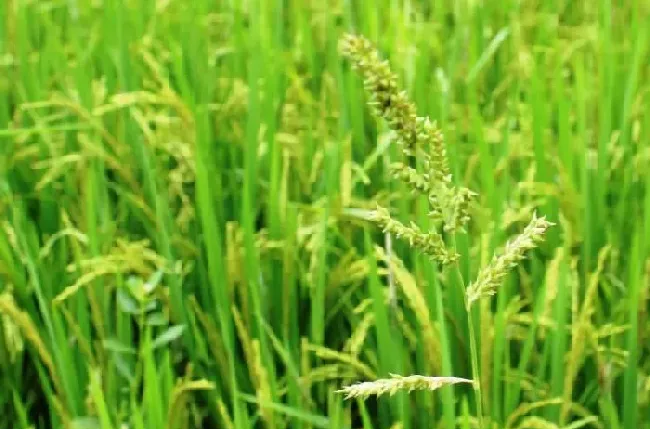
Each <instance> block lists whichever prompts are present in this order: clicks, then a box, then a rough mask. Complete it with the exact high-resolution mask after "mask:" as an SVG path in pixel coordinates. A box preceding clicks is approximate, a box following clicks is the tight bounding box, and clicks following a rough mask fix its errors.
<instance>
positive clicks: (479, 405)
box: [452, 235, 485, 429]
mask: <svg viewBox="0 0 650 429" xmlns="http://www.w3.org/2000/svg"><path fill="white" fill-rule="evenodd" d="M452 246H453V248H454V251H457V246H456V236H455V235H453V236H452ZM454 273H455V274H456V277H457V281H458V285H459V286H460V288H461V290H462V294H463V298H464V301H465V310H466V311H467V325H468V327H469V349H470V359H471V363H472V379H474V400H475V403H476V413H477V414H478V423H479V427H480V428H481V429H483V428H484V427H485V425H484V422H483V395H482V394H481V378H480V369H479V364H478V341H477V339H476V332H475V331H474V318H473V317H472V309H471V307H470V305H469V301H468V300H467V297H466V292H465V291H466V287H465V280H464V279H463V275H462V274H461V272H460V268H459V266H458V261H457V262H455V263H454Z"/></svg>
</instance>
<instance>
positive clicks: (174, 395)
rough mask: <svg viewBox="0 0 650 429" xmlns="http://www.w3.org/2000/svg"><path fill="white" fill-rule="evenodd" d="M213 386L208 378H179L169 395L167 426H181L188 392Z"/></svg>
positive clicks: (171, 427)
mask: <svg viewBox="0 0 650 429" xmlns="http://www.w3.org/2000/svg"><path fill="white" fill-rule="evenodd" d="M214 388H215V386H214V384H213V383H211V382H209V381H208V380H183V381H181V380H179V381H178V383H177V384H176V386H174V389H173V390H172V392H171V395H170V397H169V412H168V415H167V428H168V429H173V428H176V427H182V424H181V421H182V418H183V412H184V408H185V406H186V403H187V395H188V394H189V393H191V392H195V391H202V390H214Z"/></svg>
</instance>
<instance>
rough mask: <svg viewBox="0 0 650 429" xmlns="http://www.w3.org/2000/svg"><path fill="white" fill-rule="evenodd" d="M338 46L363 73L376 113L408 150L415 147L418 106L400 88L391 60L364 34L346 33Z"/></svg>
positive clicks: (371, 104) (354, 66) (365, 85)
mask: <svg viewBox="0 0 650 429" xmlns="http://www.w3.org/2000/svg"><path fill="white" fill-rule="evenodd" d="M339 48H340V51H341V53H342V54H343V56H344V57H346V58H347V59H348V60H350V62H351V63H352V67H353V68H354V69H356V70H358V71H359V72H360V73H361V75H362V76H363V79H364V87H365V89H366V92H367V93H368V95H369V96H370V98H371V100H370V103H369V104H370V106H371V107H372V108H373V113H374V114H375V115H376V116H378V117H380V118H383V119H384V120H386V121H387V122H388V124H389V125H390V127H391V129H393V130H395V132H396V133H397V135H398V138H399V140H400V142H402V143H404V145H405V148H406V150H411V149H413V148H414V146H415V141H416V132H417V129H416V124H417V116H416V110H415V105H414V104H413V103H412V102H411V101H410V100H409V99H408V97H407V95H406V92H404V91H402V90H400V88H399V86H398V84H397V75H395V74H394V73H393V72H392V71H391V69H390V65H389V64H388V61H386V60H382V59H381V58H380V57H379V54H378V53H377V51H376V50H375V48H374V46H373V45H372V43H371V42H370V41H369V40H368V39H366V38H364V37H361V36H356V35H352V34H348V35H346V36H345V37H343V39H341V42H340V44H339Z"/></svg>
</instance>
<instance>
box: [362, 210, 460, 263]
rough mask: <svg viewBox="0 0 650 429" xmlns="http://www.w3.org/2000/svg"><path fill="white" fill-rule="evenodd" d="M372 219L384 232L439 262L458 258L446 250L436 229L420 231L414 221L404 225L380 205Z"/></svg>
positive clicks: (449, 261)
mask: <svg viewBox="0 0 650 429" xmlns="http://www.w3.org/2000/svg"><path fill="white" fill-rule="evenodd" d="M374 220H375V221H376V222H377V224H378V225H379V226H380V227H381V228H382V229H383V231H384V232H387V233H390V234H394V235H395V236H397V237H398V238H403V239H404V240H406V241H408V243H409V245H410V246H411V247H414V248H416V249H418V250H420V251H422V252H423V253H425V254H426V255H428V256H429V257H431V258H432V259H434V260H436V261H438V262H440V263H441V264H450V263H452V262H454V261H456V260H457V259H458V256H459V255H458V254H457V253H455V252H452V251H449V250H447V248H446V247H445V243H444V241H443V239H442V236H441V235H440V234H438V233H437V232H436V231H429V232H422V231H421V230H420V228H419V227H418V226H417V225H415V224H414V223H411V225H410V226H406V225H404V224H403V223H401V222H399V221H398V220H395V219H393V218H391V217H390V214H389V212H388V210H387V209H385V208H382V207H378V208H377V210H376V212H375V214H374Z"/></svg>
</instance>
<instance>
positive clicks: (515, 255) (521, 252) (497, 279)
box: [467, 214, 553, 308]
mask: <svg viewBox="0 0 650 429" xmlns="http://www.w3.org/2000/svg"><path fill="white" fill-rule="evenodd" d="M552 225H553V224H552V223H551V222H548V221H547V220H546V219H545V218H544V217H541V218H538V217H537V216H536V215H535V214H533V219H532V220H531V221H530V223H529V224H528V226H527V227H526V228H525V229H524V231H523V232H522V233H521V234H520V235H518V236H517V237H515V239H514V240H512V241H510V242H508V243H507V244H506V247H505V249H504V250H503V252H502V253H501V254H498V255H495V256H494V257H493V258H492V261H491V262H490V264H489V265H488V266H487V267H485V268H483V269H482V270H481V271H480V272H479V274H478V276H477V278H476V280H475V281H474V283H472V284H471V285H470V286H469V287H468V289H467V307H468V308H471V306H472V304H473V303H474V301H476V300H477V299H480V298H482V297H485V296H490V295H494V293H496V289H497V288H498V287H499V286H500V285H501V283H502V282H503V280H504V278H505V277H506V275H507V274H508V272H509V271H510V269H511V268H514V267H516V266H517V265H518V264H519V262H521V261H522V260H523V259H524V257H525V253H526V251H528V250H530V249H533V248H535V247H536V246H537V244H538V243H539V242H540V241H541V240H542V238H543V236H544V233H545V232H546V230H547V229H548V228H549V227H550V226H552Z"/></svg>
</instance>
